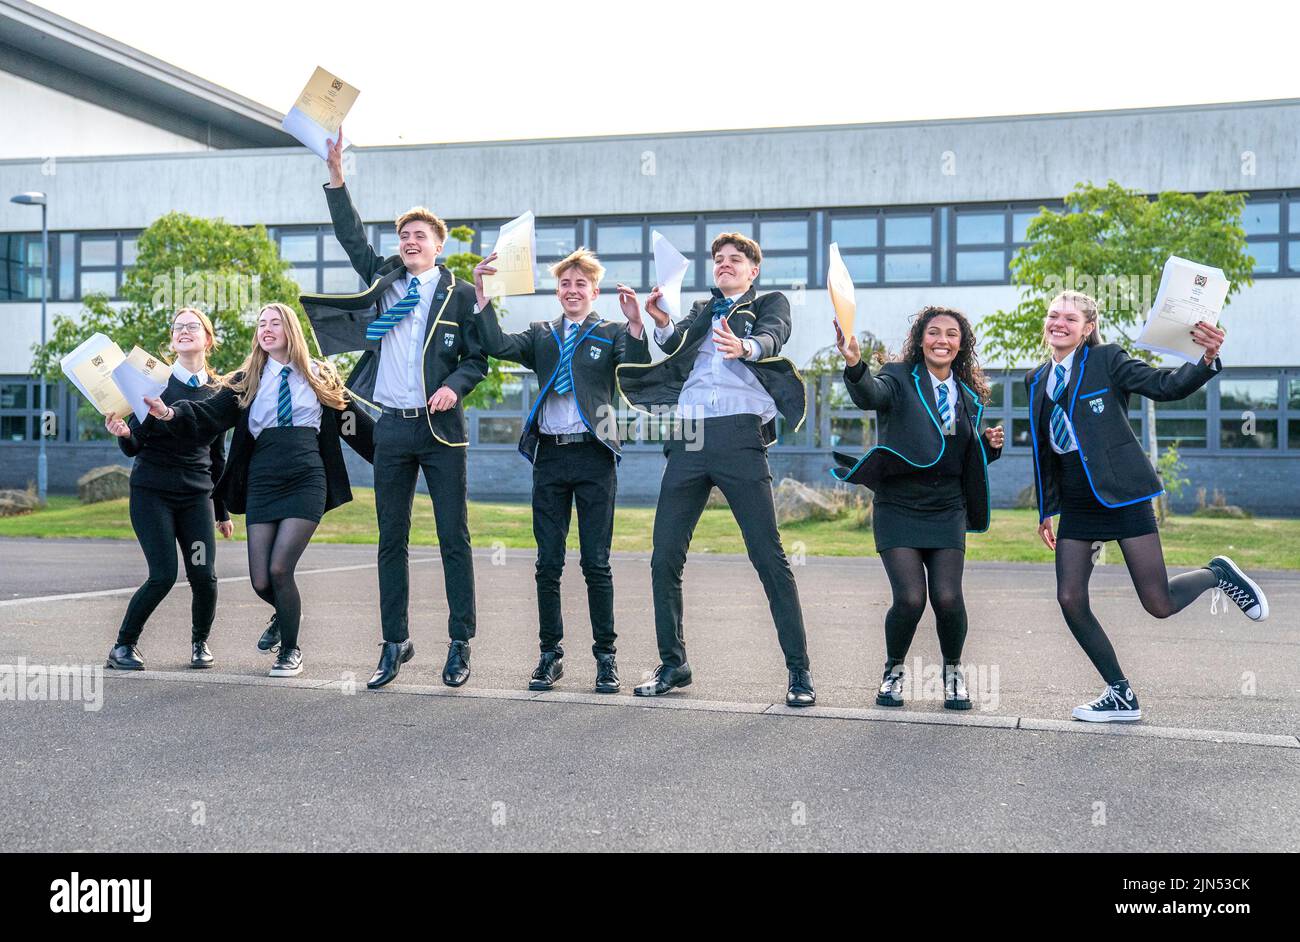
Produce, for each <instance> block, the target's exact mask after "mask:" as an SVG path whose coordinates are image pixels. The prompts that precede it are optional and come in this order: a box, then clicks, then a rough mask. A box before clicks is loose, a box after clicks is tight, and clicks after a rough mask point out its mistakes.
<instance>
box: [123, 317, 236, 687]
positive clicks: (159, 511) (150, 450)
mask: <svg viewBox="0 0 1300 942" xmlns="http://www.w3.org/2000/svg"><path fill="white" fill-rule="evenodd" d="M171 334H172V336H171V351H172V352H173V353H175V354H176V362H175V363H173V364H172V375H171V376H170V377H169V378H168V380H167V388H166V389H164V390H163V391H162V395H161V397H160V398H161V399H162V401H163V402H167V403H173V402H180V401H182V400H187V399H196V400H197V399H206V398H208V397H209V396H212V395H213V394H214V393H216V391H217V386H216V382H215V380H216V376H215V374H214V373H212V371H211V370H209V369H208V364H207V355H208V353H209V352H210V351H211V350H212V349H213V348H214V347H216V345H217V338H216V335H215V334H214V333H213V332H212V321H210V320H208V316H207V315H206V314H204V313H202V312H201V311H196V310H194V309H193V308H182V309H181V310H179V311H177V312H176V316H175V317H174V318H173V319H172V329H171ZM104 427H105V428H106V429H108V431H109V432H111V433H112V434H113V435H116V436H117V444H118V447H119V448H121V449H122V453H123V454H124V455H126V456H127V457H128V458H134V459H135V462H134V464H133V465H132V467H131V499H130V513H131V527H132V529H134V530H135V535H136V539H137V540H139V541H140V549H142V550H143V551H144V558H145V561H146V562H147V563H148V565H149V578H148V580H147V581H146V582H145V583H144V585H142V586H140V588H139V589H137V590H136V593H135V595H133V596H131V601H130V603H128V605H127V607H126V614H125V615H124V616H123V617H122V625H121V627H120V628H119V629H118V632H117V643H116V644H114V645H113V648H112V650H111V651H109V652H108V663H107V666H108V667H110V668H113V669H115V670H128V671H138V670H144V655H142V654H141V653H140V650H139V648H137V647H136V644H137V643H138V642H139V640H140V633H141V632H142V631H143V630H144V624H145V622H146V621H148V620H149V616H150V615H152V614H153V611H154V609H156V608H157V607H158V603H160V602H161V601H162V600H163V599H164V598H166V597H167V593H168V592H169V591H171V587H172V586H173V585H175V584H176V547H177V546H178V545H179V546H180V550H181V558H182V559H183V560H184V561H185V578H186V579H188V580H189V583H190V592H191V593H192V595H193V599H192V601H191V603H190V667H194V668H206V667H211V666H212V665H213V663H214V660H213V657H212V651H211V649H210V648H209V647H208V634H209V632H210V631H211V630H212V618H213V615H214V613H215V612H216V606H217V571H216V537H215V535H214V534H213V529H212V522H213V518H214V516H215V519H216V521H217V528H218V529H219V530H220V531H221V535H222V536H223V537H225V538H226V539H229V538H230V536H231V534H232V533H234V524H233V523H231V521H230V514H229V513H227V511H226V507H225V504H224V503H223V502H222V500H221V498H220V497H219V496H218V497H215V498H214V497H213V493H212V492H213V488H214V487H215V485H216V482H217V481H218V480H219V479H220V478H221V472H222V471H223V470H224V468H225V464H226V457H225V445H224V441H223V439H224V436H221V435H218V434H216V433H213V434H210V435H206V436H197V437H192V438H178V437H175V436H172V435H166V434H157V433H156V432H155V431H153V430H146V429H144V428H143V427H142V426H141V425H140V423H139V422H137V421H136V418H135V416H134V415H128V416H127V417H126V419H125V421H124V420H123V419H122V418H120V417H118V416H116V415H108V416H106V417H105V419H104Z"/></svg>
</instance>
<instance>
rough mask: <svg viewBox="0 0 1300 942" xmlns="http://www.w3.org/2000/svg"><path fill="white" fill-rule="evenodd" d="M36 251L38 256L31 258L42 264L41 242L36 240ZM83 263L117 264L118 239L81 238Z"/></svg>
mask: <svg viewBox="0 0 1300 942" xmlns="http://www.w3.org/2000/svg"><path fill="white" fill-rule="evenodd" d="M31 245H32V247H33V248H34V249H35V251H36V258H35V259H34V260H30V261H31V264H34V265H40V263H41V258H40V255H41V243H40V240H39V239H38V240H36V241H35V242H33V243H31ZM81 264H82V265H116V264H117V240H116V239H82V240H81Z"/></svg>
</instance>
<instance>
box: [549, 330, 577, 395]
mask: <svg viewBox="0 0 1300 942" xmlns="http://www.w3.org/2000/svg"><path fill="white" fill-rule="evenodd" d="M566 323H567V322H566ZM568 330H569V335H568V336H567V337H566V338H565V339H564V346H562V347H561V348H560V365H559V367H558V369H557V370H556V374H555V375H556V379H555V387H554V388H555V392H556V394H557V395H560V396H563V395H564V394H565V393H567V392H568V391H569V390H570V389H572V388H573V348H574V347H576V346H577V345H578V325H577V324H569V325H568Z"/></svg>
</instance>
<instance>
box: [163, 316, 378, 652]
mask: <svg viewBox="0 0 1300 942" xmlns="http://www.w3.org/2000/svg"><path fill="white" fill-rule="evenodd" d="M256 335H257V339H256V340H255V341H254V346H253V350H252V352H251V353H249V355H248V358H247V359H245V360H244V363H243V365H242V366H240V368H239V369H238V370H236V371H235V372H234V373H232V374H231V375H230V376H228V377H226V378H225V380H223V382H222V388H221V390H220V392H218V393H217V394H216V395H214V396H212V397H210V398H208V399H206V400H203V401H178V402H173V403H171V404H170V405H168V404H167V403H164V402H162V401H161V400H158V399H147V400H146V402H148V403H149V406H150V409H149V411H150V414H151V421H150V422H147V423H146V425H151V424H155V423H154V422H153V421H152V420H159V421H161V422H162V423H164V424H165V425H166V426H167V427H169V428H174V429H175V431H176V433H177V434H178V435H179V436H181V437H183V438H189V437H192V436H195V435H198V436H203V435H212V434H221V433H224V432H225V430H226V429H229V428H233V429H234V430H235V435H234V438H233V439H232V440H231V443H230V460H229V461H228V462H227V463H226V469H225V473H224V474H222V476H221V480H220V482H219V483H218V485H217V493H218V494H219V495H220V496H221V498H222V499H223V500H224V501H225V502H226V505H227V506H228V507H229V508H230V510H232V511H233V512H234V513H242V514H246V517H245V519H244V523H245V526H247V528H248V572H249V576H250V578H251V579H252V582H253V591H254V592H256V593H257V595H258V597H259V598H261V599H262V601H264V602H266V603H267V604H269V605H272V606H274V607H275V616H274V620H273V622H272V625H271V626H270V627H269V628H268V629H267V634H269V635H271V636H272V638H273V639H274V638H275V636H276V635H278V644H279V652H278V655H277V656H276V659H275V663H274V665H273V666H272V667H271V670H270V672H269V673H270V676H271V677H296V676H297V675H298V674H301V673H302V669H303V663H302V651H301V649H300V648H299V646H298V627H299V621H300V618H301V614H302V599H301V596H300V595H299V592H298V585H297V583H296V582H295V581H294V570H295V569H296V568H297V565H298V560H299V559H300V558H302V554H303V551H304V550H306V548H307V544H308V543H309V542H310V541H311V537H312V534H313V533H315V532H316V527H317V525H318V524H319V523H320V519H321V517H322V516H323V515H324V514H325V512H326V511H329V510H333V509H334V508H335V507H338V506H339V505H341V504H345V503H347V502H348V501H350V500H351V499H352V489H351V487H350V485H349V483H348V472H347V467H346V466H345V465H344V463H343V449H342V446H341V445H340V439H344V440H346V441H347V442H348V444H349V445H351V446H352V448H353V449H354V450H355V451H356V452H357V453H358V454H360V455H361V456H362V457H363V458H365V459H366V460H367V461H372V460H373V459H374V453H373V449H374V444H373V428H372V422H371V419H370V417H369V416H368V415H366V413H365V412H363V411H362V410H361V409H358V408H356V407H354V406H351V405H350V404H349V403H348V400H347V398H346V395H345V390H344V389H343V383H342V381H341V380H340V379H339V376H338V374H337V373H336V372H335V371H334V367H333V365H332V364H330V363H329V361H327V360H312V359H311V358H310V356H309V355H308V349H307V341H306V338H305V337H304V336H303V332H302V327H301V325H300V324H299V323H298V318H297V315H295V314H294V312H293V311H292V310H291V309H290V308H289V307H287V306H286V305H284V304H278V303H275V304H268V305H266V306H265V307H264V308H262V311H261V313H260V314H259V315H258V318H257V328H256ZM265 637H266V635H264V638H265ZM258 647H259V648H261V647H263V644H262V643H259V644H258ZM266 647H270V645H267V646H266Z"/></svg>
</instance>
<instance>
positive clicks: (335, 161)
mask: <svg viewBox="0 0 1300 942" xmlns="http://www.w3.org/2000/svg"><path fill="white" fill-rule="evenodd" d="M325 146H326V150H325V166H327V167H329V171H330V186H332V187H340V186H342V185H343V125H341V124H340V125H339V136H338V137H337V138H335V139H334V140H332V141H331V140H330V139H329V138H326V139H325Z"/></svg>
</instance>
